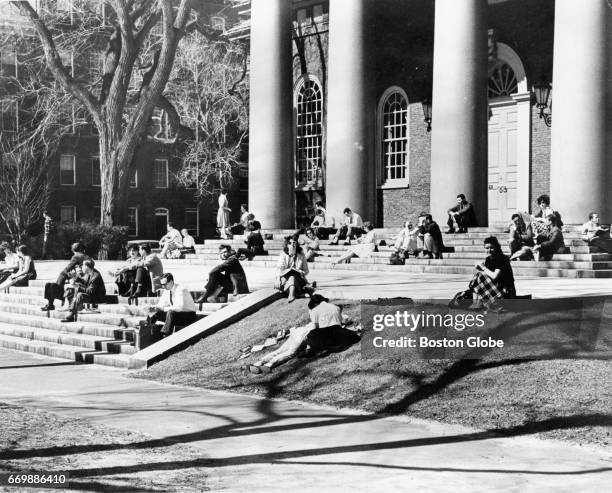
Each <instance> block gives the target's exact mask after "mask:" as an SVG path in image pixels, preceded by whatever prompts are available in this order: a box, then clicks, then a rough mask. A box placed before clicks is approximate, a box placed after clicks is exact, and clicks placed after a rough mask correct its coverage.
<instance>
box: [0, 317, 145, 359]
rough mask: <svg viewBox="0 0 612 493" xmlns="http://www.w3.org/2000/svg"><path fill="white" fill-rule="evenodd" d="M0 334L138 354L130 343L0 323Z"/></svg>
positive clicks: (111, 351) (105, 350)
mask: <svg viewBox="0 0 612 493" xmlns="http://www.w3.org/2000/svg"><path fill="white" fill-rule="evenodd" d="M0 334H4V335H8V336H12V337H20V338H22V339H28V340H34V341H43V342H50V343H54V344H63V345H66V346H75V347H81V348H87V349H93V350H96V351H104V352H107V353H121V354H134V353H135V352H136V349H135V347H134V345H133V343H132V342H130V341H125V340H115V339H109V338H104V337H99V336H92V335H88V334H76V333H71V332H58V331H56V330H50V329H42V328H40V327H27V326H23V325H13V324H6V323H0Z"/></svg>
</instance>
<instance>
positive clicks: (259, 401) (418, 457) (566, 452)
mask: <svg viewBox="0 0 612 493" xmlns="http://www.w3.org/2000/svg"><path fill="white" fill-rule="evenodd" d="M0 389H1V390H0V401H5V402H9V403H12V404H17V405H24V406H33V407H38V408H42V409H45V410H47V411H50V412H54V413H58V414H61V415H64V416H69V417H78V418H84V419H87V420H90V421H91V422H94V423H97V424H102V425H107V426H110V427H116V428H121V429H127V430H132V431H138V432H142V433H146V434H148V435H150V436H151V437H152V440H154V439H159V438H165V439H169V440H172V441H176V442H180V443H184V444H186V445H190V446H194V447H198V448H201V449H202V458H203V459H205V466H206V467H208V468H209V469H210V470H209V471H208V472H209V474H210V481H209V482H208V486H209V487H211V489H212V491H231V492H287V491H296V492H303V491H306V492H311V491H312V492H317V493H322V492H325V493H327V492H335V491H340V492H344V491H363V492H378V491H380V492H394V491H398V492H405V491H412V490H417V489H418V490H422V491H449V492H451V491H452V492H461V491H521V492H525V491H538V492H541V491H555V492H558V491H598V490H601V491H606V490H607V489H608V488H609V485H610V484H612V450H603V449H591V448H586V447H578V446H573V445H570V444H566V443H561V442H556V441H544V440H538V439H535V438H533V437H529V436H520V435H519V436H516V437H514V438H495V437H492V436H490V434H487V433H486V432H479V431H475V430H470V429H466V428H462V427H459V426H450V425H443V424H439V423H434V422H424V421H417V420H411V419H399V418H398V419H396V418H375V417H372V416H369V415H364V414H360V413H355V412H350V411H345V410H342V411H335V410H331V409H329V408H322V407H318V406H313V405H308V404H304V403H296V402H286V401H276V400H268V399H263V398H259V397H252V396H244V395H237V394H228V393H222V392H212V391H205V390H199V389H192V388H184V387H177V386H171V385H162V384H158V383H155V382H149V381H143V380H138V379H131V378H127V377H125V376H123V374H122V373H121V372H120V371H117V370H112V369H107V368H99V367H97V366H94V365H74V364H70V363H66V362H60V361H59V360H54V359H50V358H46V357H40V356H35V355H30V354H22V353H16V352H10V351H5V350H0ZM132 445H133V444H132ZM118 447H120V446H119V445H118ZM60 452H61V451H60ZM158 466H159V468H160V469H167V468H169V467H171V468H175V469H187V468H190V467H195V466H200V467H201V466H202V464H201V463H200V461H198V463H197V464H194V463H193V461H186V462H172V463H169V464H164V463H161V464H158ZM113 469H114V472H122V473H125V474H130V473H131V472H134V471H135V470H137V469H135V467H134V466H133V465H130V464H125V465H124V466H121V467H119V468H117V467H115V468H113ZM118 469H120V471H117V470H118ZM99 474H101V475H103V474H105V471H104V469H101V471H100V472H99Z"/></svg>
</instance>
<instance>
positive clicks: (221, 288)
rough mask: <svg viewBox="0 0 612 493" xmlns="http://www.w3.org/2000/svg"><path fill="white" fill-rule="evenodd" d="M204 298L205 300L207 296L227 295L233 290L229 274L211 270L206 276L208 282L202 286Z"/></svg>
mask: <svg viewBox="0 0 612 493" xmlns="http://www.w3.org/2000/svg"><path fill="white" fill-rule="evenodd" d="M204 289H205V292H204V296H203V297H204V299H205V300H206V299H207V298H208V297H209V296H221V295H225V296H227V294H228V293H231V292H233V291H234V285H233V284H232V279H231V277H230V275H229V274H224V273H223V272H213V273H212V274H210V276H209V277H208V282H207V283H206V286H205V287H204Z"/></svg>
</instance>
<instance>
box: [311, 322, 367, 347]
mask: <svg viewBox="0 0 612 493" xmlns="http://www.w3.org/2000/svg"><path fill="white" fill-rule="evenodd" d="M358 341H359V336H358V335H357V333H356V332H354V331H352V330H349V329H345V328H344V327H341V326H340V325H333V326H331V327H319V328H318V329H313V330H311V331H310V332H309V333H308V336H307V337H306V342H307V343H308V346H309V347H310V349H311V351H312V352H313V353H317V352H319V351H323V350H324V349H330V350H334V349H340V348H344V347H346V346H350V345H352V344H355V343H356V342H358Z"/></svg>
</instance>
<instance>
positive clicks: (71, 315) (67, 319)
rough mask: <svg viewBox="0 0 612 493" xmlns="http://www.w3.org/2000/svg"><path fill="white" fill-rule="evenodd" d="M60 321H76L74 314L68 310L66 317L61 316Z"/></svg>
mask: <svg viewBox="0 0 612 493" xmlns="http://www.w3.org/2000/svg"><path fill="white" fill-rule="evenodd" d="M61 322H62V323H69V322H76V314H75V313H74V312H70V315H68V316H67V317H66V318H62V320H61Z"/></svg>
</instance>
